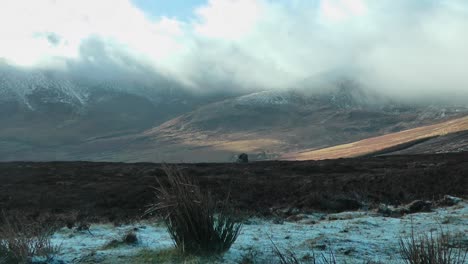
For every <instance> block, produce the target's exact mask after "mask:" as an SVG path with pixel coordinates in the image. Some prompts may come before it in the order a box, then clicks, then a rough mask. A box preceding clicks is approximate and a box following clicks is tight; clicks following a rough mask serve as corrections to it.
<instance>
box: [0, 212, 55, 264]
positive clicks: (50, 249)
mask: <svg viewBox="0 0 468 264" xmlns="http://www.w3.org/2000/svg"><path fill="white" fill-rule="evenodd" d="M53 230H54V229H53V228H51V227H46V226H45V225H42V224H39V223H35V222H29V221H27V220H26V219H24V218H21V217H14V218H13V219H8V218H7V217H6V216H4V217H3V223H2V226H0V263H1V264H4V263H5V264H10V263H15V264H17V263H30V262H32V260H33V258H34V257H40V258H41V259H45V261H46V262H48V261H50V260H52V258H53V256H54V255H55V253H56V252H57V251H58V247H56V246H53V245H52V243H51V240H50V236H51V235H52V233H53Z"/></svg>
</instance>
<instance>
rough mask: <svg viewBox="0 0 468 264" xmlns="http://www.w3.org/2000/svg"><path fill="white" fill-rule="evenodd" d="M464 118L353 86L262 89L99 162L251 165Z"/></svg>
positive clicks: (129, 142) (173, 123) (166, 126)
mask: <svg viewBox="0 0 468 264" xmlns="http://www.w3.org/2000/svg"><path fill="white" fill-rule="evenodd" d="M363 98H367V99H369V100H363ZM467 113H468V111H467V109H466V108H463V107H442V106H431V105H429V106H428V105H419V106H407V105H403V104H396V103H394V102H391V101H388V100H383V99H382V98H380V99H379V98H377V96H374V95H373V94H372V93H371V92H367V91H364V90H362V89H360V88H357V87H347V86H344V87H338V88H337V89H335V90H334V91H327V92H324V93H312V94H310V93H309V94H307V93H304V91H286V92H272V91H265V92H259V93H253V94H249V95H245V96H241V97H237V98H232V99H227V100H223V101H220V102H215V103H211V104H208V105H204V106H201V107H199V108H198V109H196V110H194V111H192V112H189V113H186V114H183V115H181V116H179V117H177V118H174V119H172V120H170V121H167V122H165V123H163V124H161V125H159V126H157V127H155V128H152V129H148V130H146V131H145V132H143V133H140V134H139V135H135V136H132V137H127V138H119V139H112V140H109V141H108V142H107V143H106V144H119V143H118V142H126V148H125V153H120V154H118V153H114V155H110V156H107V158H117V159H122V160H132V161H145V160H157V161H185V162H203V161H230V160H231V161H232V160H234V159H235V155H236V154H239V153H242V152H246V153H248V154H250V157H251V159H252V160H265V159H277V158H280V157H281V156H282V155H283V154H285V153H289V152H297V151H302V150H304V149H321V148H325V147H330V146H334V145H338V144H343V143H348V142H353V141H356V140H361V139H365V138H370V137H374V136H378V135H385V134H389V133H394V132H398V131H403V130H407V129H411V128H416V127H419V126H424V125H429V124H433V123H437V122H442V121H446V120H450V119H452V118H456V117H460V116H464V115H466V114H467ZM110 142H113V143H110Z"/></svg>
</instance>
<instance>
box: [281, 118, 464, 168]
mask: <svg viewBox="0 0 468 264" xmlns="http://www.w3.org/2000/svg"><path fill="white" fill-rule="evenodd" d="M467 131H468V117H463V118H458V119H454V120H450V121H446V122H442V123H439V124H435V125H429V126H422V127H418V128H414V129H409V130H405V131H401V132H397V133H391V134H388V135H383V136H379V137H373V138H368V139H364V140H361V141H357V142H353V143H348V144H343V145H338V146H334V147H330V148H323V149H318V150H310V151H302V152H296V153H289V154H286V155H283V156H282V159H286V160H312V159H313V160H323V159H336V158H348V157H357V156H363V155H369V154H374V155H377V154H389V153H395V154H396V153H405V154H420V153H438V152H456V151H462V150H466V148H467V144H466V143H467V142H468V141H467V137H468V133H467ZM457 132H458V133H457ZM439 136H441V137H439Z"/></svg>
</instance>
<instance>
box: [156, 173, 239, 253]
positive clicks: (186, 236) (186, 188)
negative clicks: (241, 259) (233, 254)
mask: <svg viewBox="0 0 468 264" xmlns="http://www.w3.org/2000/svg"><path fill="white" fill-rule="evenodd" d="M164 171H165V173H166V175H167V182H164V183H163V182H162V181H159V180H158V184H159V186H158V187H157V188H156V198H157V200H158V202H157V203H156V204H153V205H151V207H150V208H149V209H148V210H147V213H152V212H159V213H161V214H162V216H163V217H164V220H165V222H166V225H167V229H168V231H169V233H170V235H171V237H172V239H173V240H174V243H175V246H176V247H177V248H178V249H180V250H181V251H182V252H183V253H185V254H192V255H212V254H220V253H223V252H225V251H227V250H229V248H230V247H231V245H232V244H233V243H234V242H235V240H236V239H237V237H238V235H239V232H240V229H241V224H240V223H239V222H238V221H237V219H236V218H235V217H233V216H232V215H231V214H230V213H229V210H228V208H227V201H225V202H223V204H222V206H221V207H222V209H221V211H220V212H218V213H217V214H216V208H217V206H216V203H215V201H214V200H213V198H212V197H211V196H210V195H208V194H205V193H202V191H201V190H200V187H199V186H198V184H197V182H196V181H195V180H194V179H193V178H192V177H189V176H186V175H184V174H183V173H182V172H181V171H180V170H179V169H177V168H175V167H169V166H164Z"/></svg>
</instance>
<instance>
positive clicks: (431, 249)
mask: <svg viewBox="0 0 468 264" xmlns="http://www.w3.org/2000/svg"><path fill="white" fill-rule="evenodd" d="M400 254H401V256H402V258H403V259H404V261H405V263H408V264H464V263H467V262H466V261H467V260H468V259H467V254H468V248H466V246H463V243H462V240H461V238H460V237H458V236H455V235H453V234H450V233H445V232H443V230H441V231H440V232H438V233H437V234H434V233H431V234H429V235H427V234H425V235H419V236H416V235H415V234H414V229H412V230H411V236H410V237H409V238H406V239H403V238H401V239H400Z"/></svg>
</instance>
